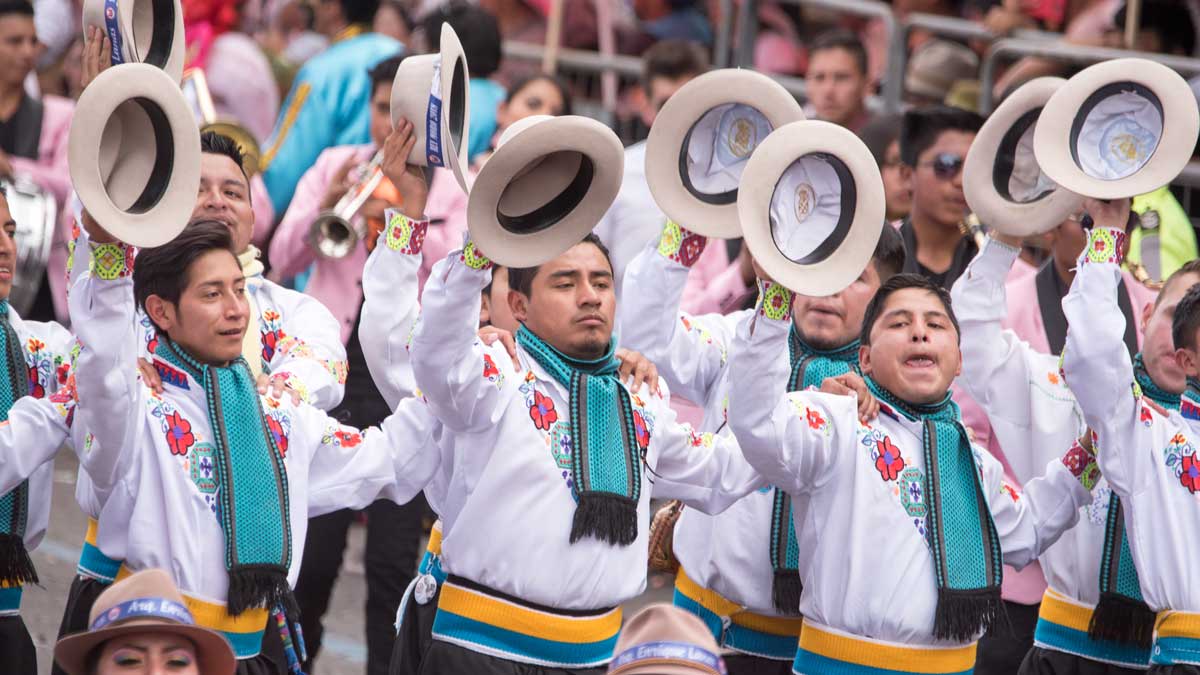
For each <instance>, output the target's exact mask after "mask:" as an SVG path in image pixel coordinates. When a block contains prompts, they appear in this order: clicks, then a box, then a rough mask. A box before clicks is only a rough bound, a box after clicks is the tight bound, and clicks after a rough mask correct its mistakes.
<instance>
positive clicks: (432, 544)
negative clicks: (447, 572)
mask: <svg viewBox="0 0 1200 675" xmlns="http://www.w3.org/2000/svg"><path fill="white" fill-rule="evenodd" d="M425 550H426V551H429V552H430V553H432V554H434V555H439V556H440V555H441V554H442V521H440V520H439V521H437V522H436V523H434V524H433V529H431V530H429V545H428V546H426V547H425Z"/></svg>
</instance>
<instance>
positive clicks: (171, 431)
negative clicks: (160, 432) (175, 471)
mask: <svg viewBox="0 0 1200 675" xmlns="http://www.w3.org/2000/svg"><path fill="white" fill-rule="evenodd" d="M166 421H167V425H168V427H167V446H168V447H170V448H171V454H172V455H186V454H187V452H188V449H189V448H191V447H192V444H193V443H195V442H196V437H195V436H194V435H193V434H192V423H191V422H189V421H187V420H186V419H184V417H183V416H182V415H180V414H179V413H178V412H172V413H170V414H169V415H167V417H166Z"/></svg>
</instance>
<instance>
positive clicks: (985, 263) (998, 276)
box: [968, 238, 1021, 284]
mask: <svg viewBox="0 0 1200 675" xmlns="http://www.w3.org/2000/svg"><path fill="white" fill-rule="evenodd" d="M1020 253H1021V251H1020V249H1017V248H1014V247H1012V246H1009V245H1008V244H1006V243H1004V242H1002V241H998V240H996V239H990V238H989V239H988V240H987V243H986V244H984V246H983V251H982V252H980V254H979V256H978V257H976V258H975V260H973V261H972V262H971V266H970V267H969V268H968V271H969V273H970V274H971V275H972V276H973V277H974V276H979V277H983V278H985V279H990V280H994V281H997V282H999V283H1001V284H1003V283H1004V281H1005V280H1006V279H1007V278H1008V273H1009V271H1010V270H1011V269H1012V266H1013V263H1014V262H1016V260H1017V256H1018V255H1020Z"/></svg>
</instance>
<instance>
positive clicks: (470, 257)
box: [459, 241, 492, 270]
mask: <svg viewBox="0 0 1200 675" xmlns="http://www.w3.org/2000/svg"><path fill="white" fill-rule="evenodd" d="M459 260H461V261H462V263H463V264H464V265H466V266H467V267H470V268H471V269H473V270H486V269H491V268H492V261H491V260H488V257H487V256H485V255H484V254H483V252H482V251H480V250H479V249H478V248H475V242H473V241H468V242H467V245H466V246H464V247H463V250H462V253H461V254H459Z"/></svg>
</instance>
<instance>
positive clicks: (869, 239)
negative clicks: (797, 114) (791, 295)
mask: <svg viewBox="0 0 1200 675" xmlns="http://www.w3.org/2000/svg"><path fill="white" fill-rule="evenodd" d="M737 207H738V219H739V220H740V221H741V224H742V236H743V237H745V240H746V245H747V246H749V247H750V253H751V254H753V255H754V259H755V260H756V261H757V262H758V264H759V265H761V266H762V268H763V269H764V270H766V272H767V273H768V274H770V275H771V277H772V278H774V279H775V280H776V281H778V282H779V283H781V284H783V285H784V286H787V287H788V288H790V289H792V290H793V291H796V292H797V293H801V294H803V295H810V296H826V295H832V294H834V293H837V292H838V291H840V290H842V289H843V288H845V287H846V286H849V285H850V283H851V282H853V281H854V280H855V279H857V278H858V276H859V275H860V274H862V271H863V268H864V267H866V266H867V263H869V262H870V261H871V255H872V254H873V253H874V251H875V246H876V244H878V242H879V233H880V231H881V230H882V229H883V220H884V195H883V179H882V178H880V176H879V167H878V165H876V164H875V159H874V157H872V156H871V151H870V150H868V149H867V146H866V145H864V144H863V142H862V140H860V139H859V138H858V136H856V135H854V133H853V132H851V131H849V130H847V129H845V128H844V127H841V126H838V125H836V124H831V123H829V122H818V121H806V122H793V123H791V124H788V125H785V126H782V127H780V128H778V129H776V130H775V131H773V132H771V135H770V136H767V138H766V140H764V141H763V142H762V143H760V144H759V146H758V149H757V150H755V151H754V155H753V156H752V157H751V158H750V161H749V162H747V163H746V169H745V171H743V172H742V182H741V188H740V190H739V193H738V201H737Z"/></svg>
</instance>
